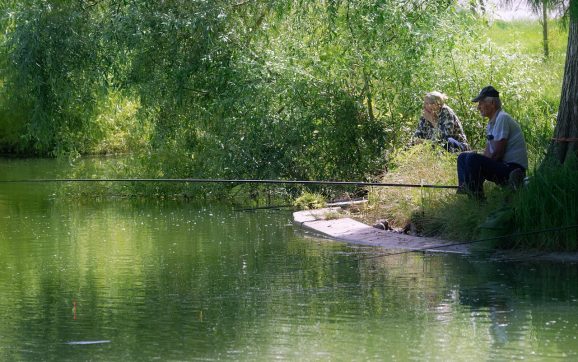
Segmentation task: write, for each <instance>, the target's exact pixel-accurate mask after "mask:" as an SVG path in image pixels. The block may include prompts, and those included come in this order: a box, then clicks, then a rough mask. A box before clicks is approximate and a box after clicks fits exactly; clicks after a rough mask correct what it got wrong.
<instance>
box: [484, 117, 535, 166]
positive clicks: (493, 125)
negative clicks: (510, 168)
mask: <svg viewBox="0 0 578 362" xmlns="http://www.w3.org/2000/svg"><path fill="white" fill-rule="evenodd" d="M486 134H487V135H488V141H487V143H488V147H489V149H490V152H492V153H493V152H494V149H493V147H492V142H490V140H493V141H499V140H503V139H507V140H508V144H507V145H506V152H505V153H504V158H503V159H502V161H503V162H506V163H510V162H513V163H517V164H518V165H520V166H522V167H524V168H525V169H526V170H527V169H528V151H527V149H526V140H525V139H524V134H523V133H522V129H521V128H520V125H519V124H518V122H516V121H514V119H513V118H512V117H511V116H510V115H509V114H508V113H506V112H504V111H502V110H499V111H498V114H496V116H495V117H494V119H493V120H491V121H490V123H488V126H487V127H486Z"/></svg>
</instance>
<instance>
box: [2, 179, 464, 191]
mask: <svg viewBox="0 0 578 362" xmlns="http://www.w3.org/2000/svg"><path fill="white" fill-rule="evenodd" d="M72 182H129V183H130V182H135V183H136V182H160V183H230V184H247V183H255V184H299V185H348V186H358V187H409V188H434V189H457V188H458V186H453V185H431V184H410V183H385V182H364V181H319V180H254V179H218V178H209V179H201V178H108V179H103V178H101V179H94V178H53V179H20V180H0V183H72Z"/></svg>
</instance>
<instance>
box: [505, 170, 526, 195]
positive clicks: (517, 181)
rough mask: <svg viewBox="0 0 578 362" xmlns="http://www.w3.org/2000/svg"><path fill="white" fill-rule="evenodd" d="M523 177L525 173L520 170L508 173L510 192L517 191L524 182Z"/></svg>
mask: <svg viewBox="0 0 578 362" xmlns="http://www.w3.org/2000/svg"><path fill="white" fill-rule="evenodd" d="M525 176H526V173H525V172H524V170H522V169H521V168H517V169H515V170H513V171H512V172H510V175H509V176H508V185H509V186H510V188H511V189H512V190H517V189H519V188H520V187H521V186H522V184H523V182H524V177H525Z"/></svg>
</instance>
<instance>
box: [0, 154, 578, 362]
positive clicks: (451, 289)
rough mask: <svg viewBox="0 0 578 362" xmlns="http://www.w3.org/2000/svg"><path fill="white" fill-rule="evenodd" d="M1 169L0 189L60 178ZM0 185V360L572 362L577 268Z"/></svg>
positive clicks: (45, 164)
mask: <svg viewBox="0 0 578 362" xmlns="http://www.w3.org/2000/svg"><path fill="white" fill-rule="evenodd" d="M66 167H68V166H67V164H66V163H65V164H62V163H58V162H56V161H53V160H0V170H1V171H0V172H1V173H0V180H7V179H16V178H18V179H20V178H31V177H38V178H45V177H54V176H58V175H61V174H59V173H58V172H61V171H62V169H63V168H64V169H65V168H66ZM59 187H60V186H59V185H57V184H6V183H0V318H1V323H0V360H2V361H19V360H48V361H51V360H53V361H77V360H97V361H121V360H122V361H135V360H163V361H164V360H179V361H181V360H186V361H189V360H191V361H192V360H203V361H206V360H251V361H254V360H263V361H270V360H307V361H317V360H321V361H323V360H336V361H352V360H356V361H360V360H400V361H405V360H419V361H421V360H443V361H446V360H452V361H472V360H478V361H479V360H492V361H493V360H515V359H526V360H559V359H568V360H572V359H573V360H576V359H577V358H578V340H577V338H578V268H577V265H576V264H570V263H567V264H562V263H544V262H534V261H532V260H528V259H523V260H516V261H512V260H510V261H505V260H501V261H497V260H494V261H490V260H486V259H484V258H481V257H477V258H475V257H467V256H459V255H444V254H424V253H406V254H401V255H395V256H389V257H379V258H376V257H374V256H375V255H376V254H377V253H378V252H382V251H383V250H380V249H374V248H368V247H359V246H351V245H347V244H343V243H339V242H335V241H330V240H324V239H320V238H315V237H313V236H311V235H307V234H305V233H304V232H303V231H302V230H299V229H298V228H296V227H295V226H293V225H292V217H291V213H290V212H289V211H271V210H269V211H255V212H239V211H235V210H234V209H233V208H232V207H228V206H218V205H202V204H198V203H195V202H179V201H155V200H149V201H142V200H141V201H135V200H124V199H104V200H99V201H96V200H91V199H89V198H86V199H83V200H78V199H74V201H71V200H68V199H67V197H65V196H63V195H65V193H62V192H60V191H59Z"/></svg>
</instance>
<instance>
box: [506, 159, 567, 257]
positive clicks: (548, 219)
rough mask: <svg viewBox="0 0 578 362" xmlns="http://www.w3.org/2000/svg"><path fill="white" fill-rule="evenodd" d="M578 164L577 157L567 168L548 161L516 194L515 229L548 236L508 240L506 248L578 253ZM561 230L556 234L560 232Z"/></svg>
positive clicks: (531, 236) (530, 236) (532, 235)
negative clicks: (541, 231) (577, 225)
mask: <svg viewBox="0 0 578 362" xmlns="http://www.w3.org/2000/svg"><path fill="white" fill-rule="evenodd" d="M576 190H578V164H577V160H576V157H573V158H572V159H571V160H569V161H567V162H566V163H565V164H564V165H560V164H557V163H555V162H554V161H552V162H551V161H545V162H544V163H543V164H542V167H541V168H540V169H538V170H536V172H535V173H534V174H533V176H532V177H531V178H529V180H528V182H527V184H526V185H525V186H524V187H523V188H522V189H521V190H520V191H519V192H518V193H517V194H516V197H515V198H514V199H513V202H512V209H513V211H514V213H513V215H514V220H513V221H514V225H515V228H516V231H517V232H519V233H530V232H535V231H540V230H551V231H548V232H543V233H537V234H530V235H527V236H524V237H519V238H516V239H506V240H504V241H503V242H502V244H501V246H503V247H515V248H523V249H539V250H556V251H578V229H577V228H568V227H572V226H575V225H576V224H578V193H577V192H576ZM558 228H559V229H560V230H556V229H558Z"/></svg>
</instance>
